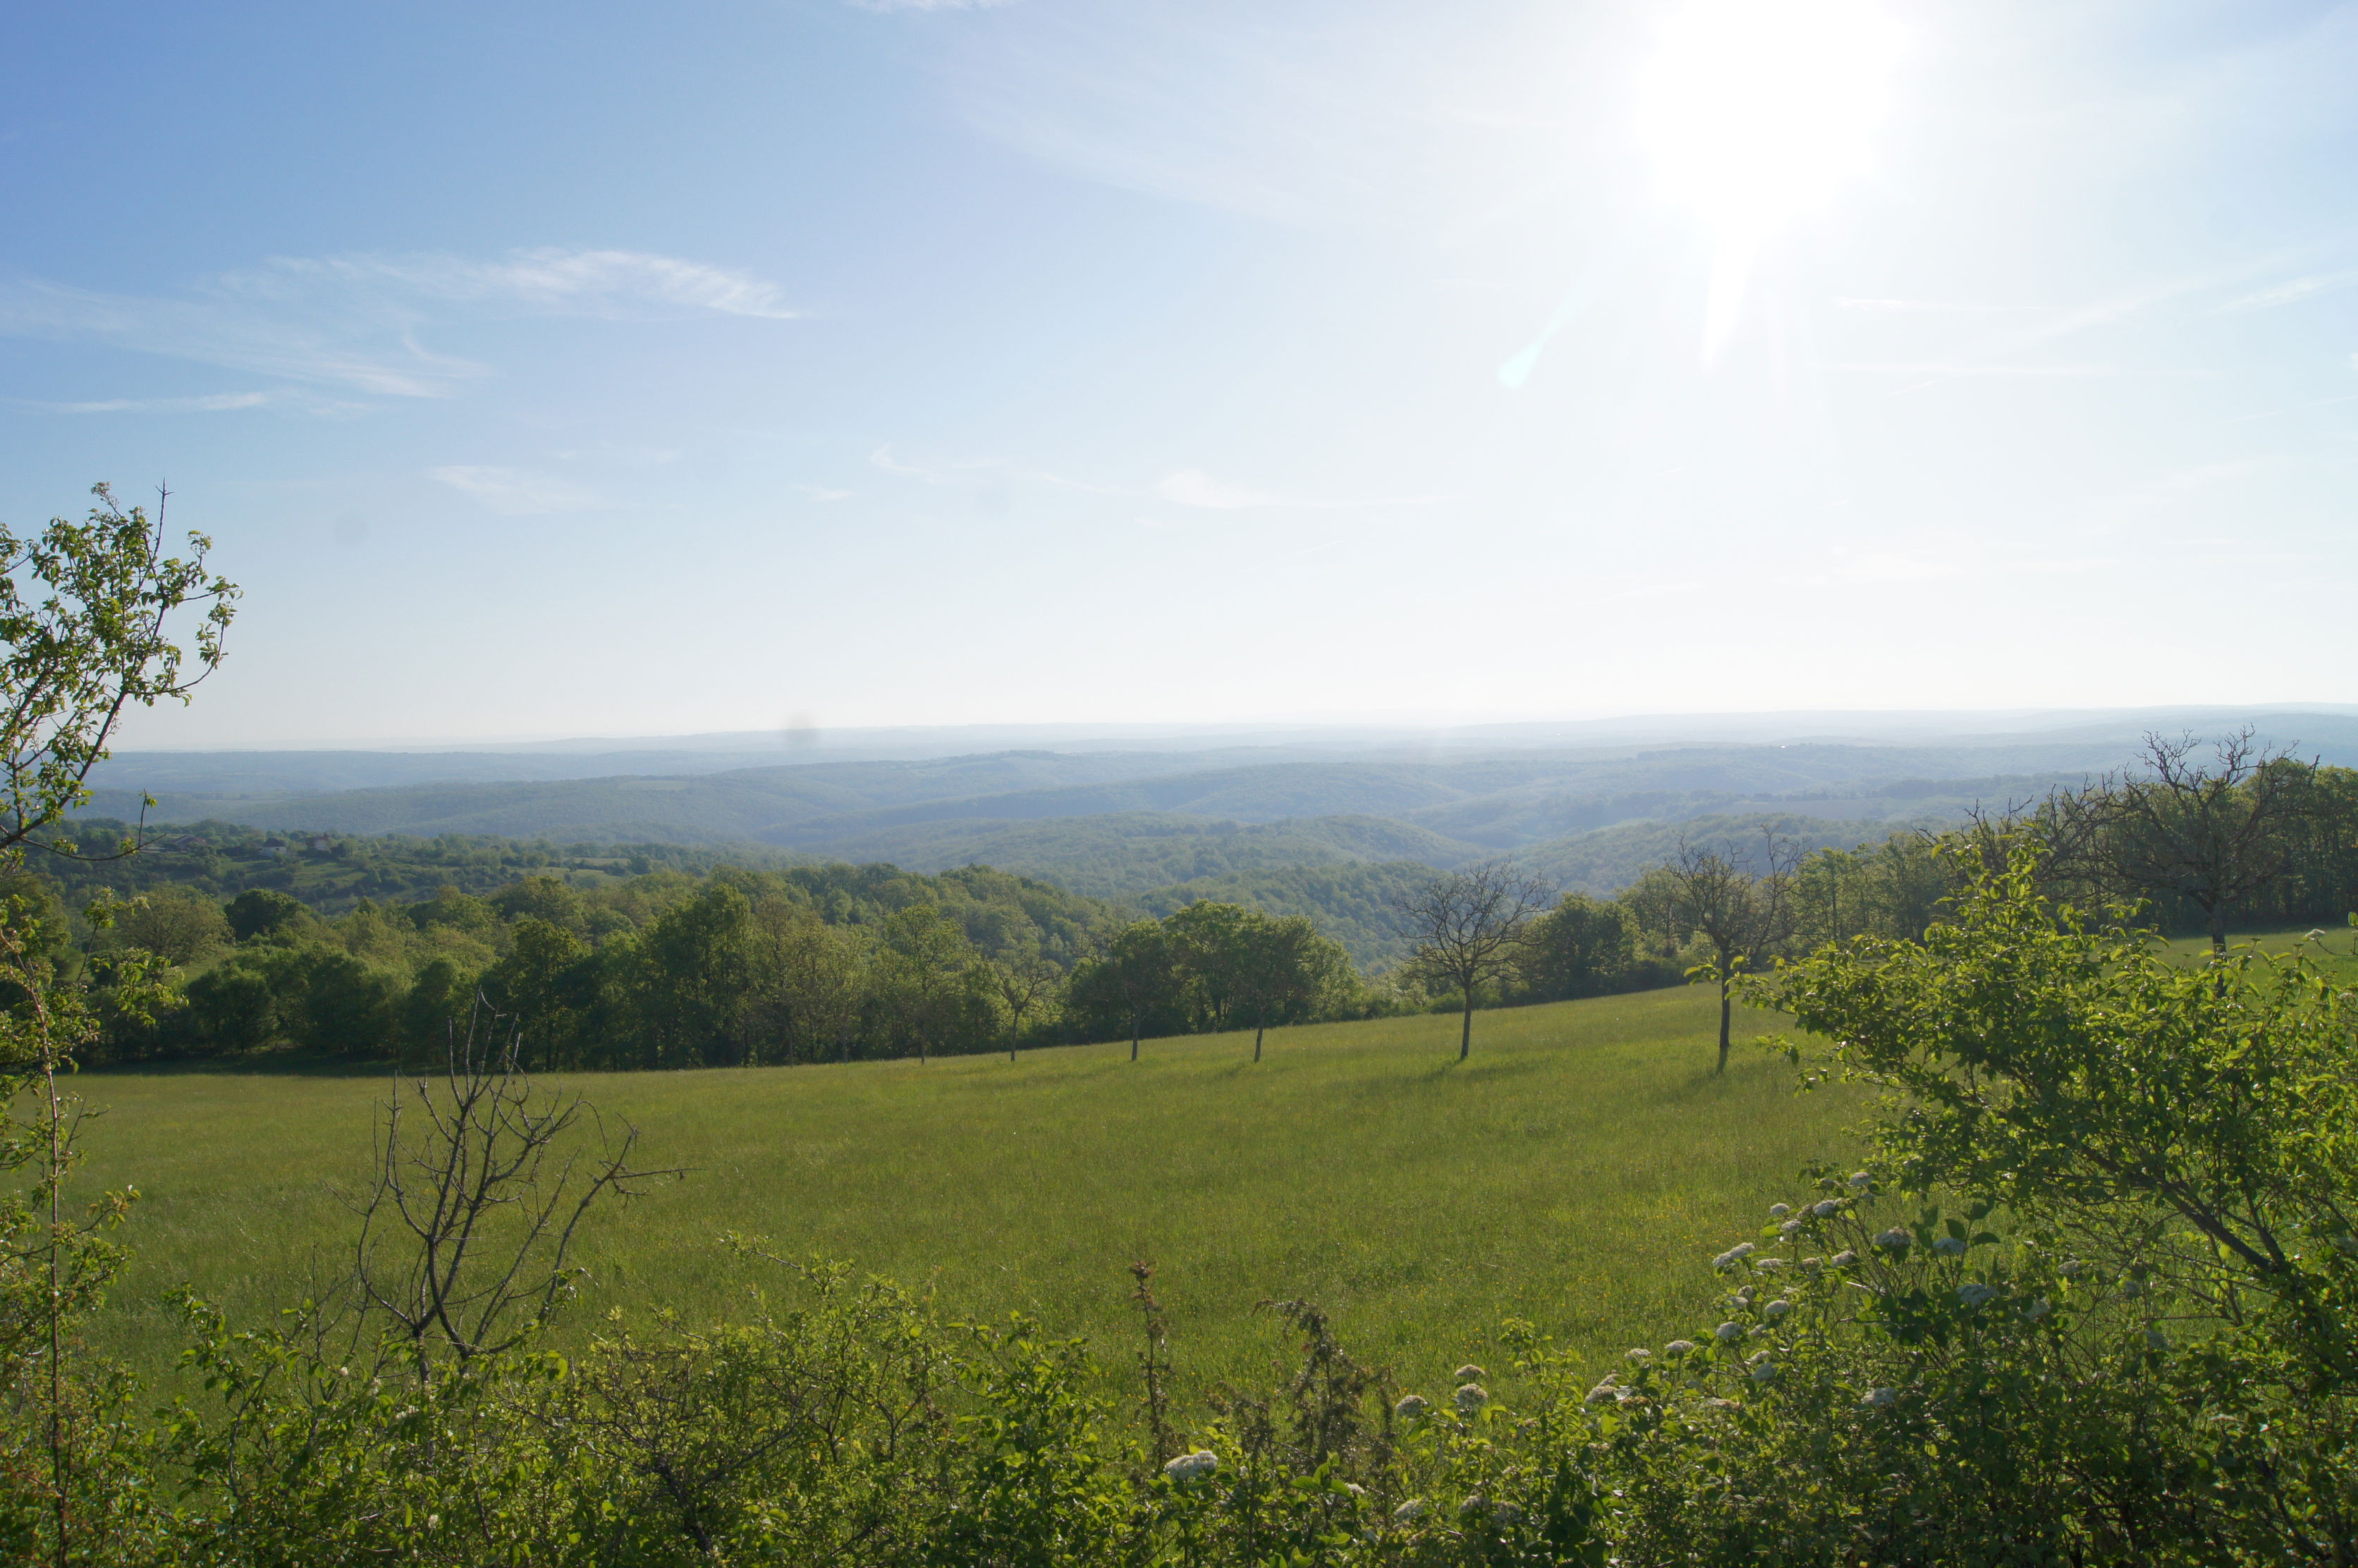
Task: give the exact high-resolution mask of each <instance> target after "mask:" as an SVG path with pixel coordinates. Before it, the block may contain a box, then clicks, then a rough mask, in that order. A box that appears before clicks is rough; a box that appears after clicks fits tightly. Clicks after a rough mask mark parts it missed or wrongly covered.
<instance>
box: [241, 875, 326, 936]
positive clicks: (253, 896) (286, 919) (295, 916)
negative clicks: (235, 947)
mask: <svg viewBox="0 0 2358 1568" xmlns="http://www.w3.org/2000/svg"><path fill="white" fill-rule="evenodd" d="M227 913H228V919H229V928H230V933H231V935H234V936H235V937H236V938H237V939H238V940H239V941H241V942H251V941H253V940H254V938H256V937H258V936H276V935H278V934H279V933H280V932H282V931H288V930H291V929H293V928H294V927H296V926H297V925H301V924H303V922H305V921H307V920H308V919H310V918H311V911H310V910H309V908H308V906H306V905H305V904H304V903H303V901H302V900H300V899H298V898H294V897H291V896H290V895H288V894H287V893H283V892H279V891H278V890H277V889H276V888H248V889H247V890H246V891H245V892H242V893H240V894H238V895H237V896H236V897H235V898H233V899H232V900H230V901H229V909H228V912H227Z"/></svg>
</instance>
